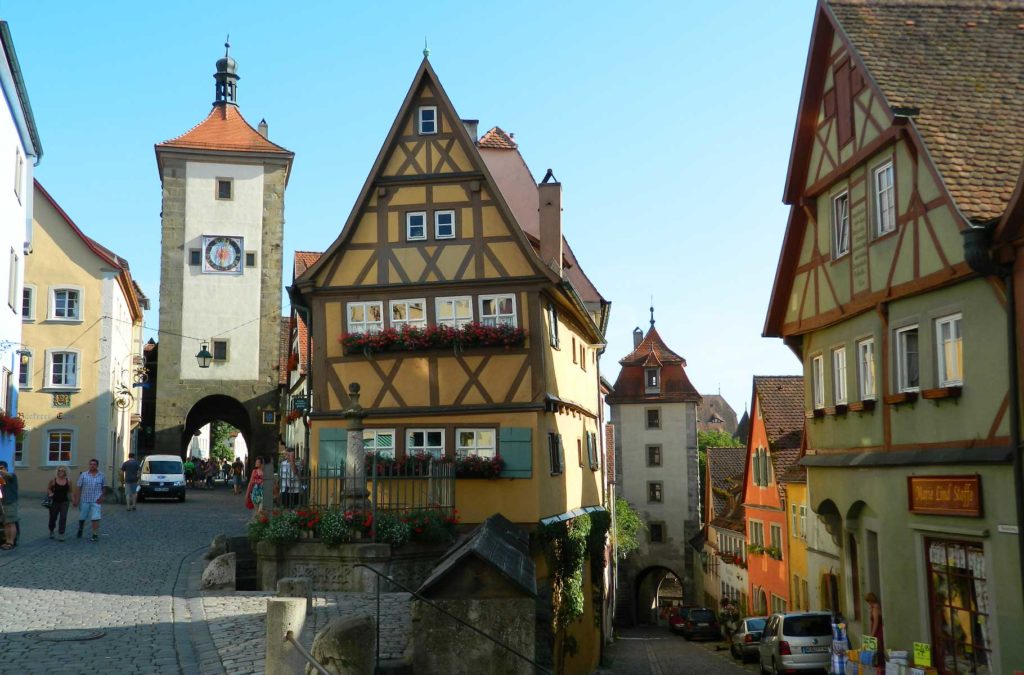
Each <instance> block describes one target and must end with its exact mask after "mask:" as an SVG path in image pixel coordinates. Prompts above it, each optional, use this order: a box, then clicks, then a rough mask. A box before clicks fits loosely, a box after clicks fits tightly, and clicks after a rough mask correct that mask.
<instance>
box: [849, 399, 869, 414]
mask: <svg viewBox="0 0 1024 675" xmlns="http://www.w3.org/2000/svg"><path fill="white" fill-rule="evenodd" d="M849 408H850V412H856V413H859V412H870V411H872V410H874V409H875V399H873V398H866V399H864V400H863V401H854V402H853V403H851V404H850V406H849Z"/></svg>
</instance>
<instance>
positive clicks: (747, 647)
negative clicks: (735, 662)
mask: <svg viewBox="0 0 1024 675" xmlns="http://www.w3.org/2000/svg"><path fill="white" fill-rule="evenodd" d="M767 621H768V617H766V616H748V617H747V618H746V619H740V622H739V625H738V627H737V628H736V632H735V633H733V634H732V644H730V645H729V651H730V652H732V655H733V658H736V659H739V660H741V661H743V662H744V663H746V662H747V661H753V660H755V659H757V652H758V649H757V648H758V644H759V643H760V642H761V631H762V630H764V625H765V623H767Z"/></svg>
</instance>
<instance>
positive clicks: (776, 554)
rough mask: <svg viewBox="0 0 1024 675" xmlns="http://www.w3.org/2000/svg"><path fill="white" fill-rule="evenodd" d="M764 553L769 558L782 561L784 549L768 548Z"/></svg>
mask: <svg viewBox="0 0 1024 675" xmlns="http://www.w3.org/2000/svg"><path fill="white" fill-rule="evenodd" d="M764 552H765V554H766V555H767V556H768V557H769V558H774V559H775V560H782V549H781V548H779V547H778V546H768V547H767V548H765V549H764Z"/></svg>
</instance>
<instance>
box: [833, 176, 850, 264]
mask: <svg viewBox="0 0 1024 675" xmlns="http://www.w3.org/2000/svg"><path fill="white" fill-rule="evenodd" d="M849 252H850V194H849V193H848V192H841V193H839V194H837V195H836V196H835V197H833V198H832V259H833V260H834V259H836V258H840V257H842V256H844V255H846V254H847V253H849Z"/></svg>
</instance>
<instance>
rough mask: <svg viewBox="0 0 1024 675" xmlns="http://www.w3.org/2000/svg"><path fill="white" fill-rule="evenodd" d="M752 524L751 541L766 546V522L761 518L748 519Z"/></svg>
mask: <svg viewBox="0 0 1024 675" xmlns="http://www.w3.org/2000/svg"><path fill="white" fill-rule="evenodd" d="M747 522H748V523H749V524H750V533H749V535H748V536H749V537H750V543H751V544H757V545H758V546H764V523H763V522H761V521H760V520H750V521H747Z"/></svg>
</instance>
